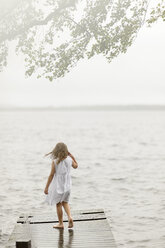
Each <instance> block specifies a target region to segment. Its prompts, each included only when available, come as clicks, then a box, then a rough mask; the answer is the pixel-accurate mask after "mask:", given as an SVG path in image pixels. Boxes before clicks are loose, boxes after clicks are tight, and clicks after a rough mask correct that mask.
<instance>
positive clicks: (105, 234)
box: [6, 209, 116, 248]
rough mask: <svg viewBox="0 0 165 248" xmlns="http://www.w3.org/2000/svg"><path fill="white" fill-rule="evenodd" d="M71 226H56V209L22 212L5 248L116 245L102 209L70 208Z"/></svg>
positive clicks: (84, 247) (104, 247) (69, 247)
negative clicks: (27, 213) (35, 213)
mask: <svg viewBox="0 0 165 248" xmlns="http://www.w3.org/2000/svg"><path fill="white" fill-rule="evenodd" d="M72 217H73V220H74V227H73V228H72V229H70V228H69V229H68V223H67V222H68V220H67V216H66V215H64V229H55V228H53V225H54V224H55V223H57V222H58V219H57V216H56V213H55V211H54V212H49V213H41V214H37V215H34V216H33V214H29V215H28V216H25V215H21V216H20V217H19V218H18V220H17V224H16V225H15V228H14V230H13V232H12V234H11V236H10V238H9V241H8V244H7V245H6V248H14V247H17V248H108V247H109V248H116V244H115V241H114V237H113V234H112V232H111V229H110V225H109V223H108V220H107V218H106V216H105V212H104V210H103V209H93V210H75V211H73V210H72Z"/></svg>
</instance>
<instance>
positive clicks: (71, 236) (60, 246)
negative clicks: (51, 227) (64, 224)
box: [58, 229, 74, 248]
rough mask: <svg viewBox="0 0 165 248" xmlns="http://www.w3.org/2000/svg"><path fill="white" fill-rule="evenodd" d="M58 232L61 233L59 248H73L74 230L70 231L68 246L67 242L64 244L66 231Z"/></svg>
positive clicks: (60, 230)
mask: <svg viewBox="0 0 165 248" xmlns="http://www.w3.org/2000/svg"><path fill="white" fill-rule="evenodd" d="M58 231H59V237H58V248H64V247H68V248H71V247H72V241H73V234H74V230H73V229H68V234H69V237H68V242H67V244H65V242H64V229H58ZM64 245H65V246H64Z"/></svg>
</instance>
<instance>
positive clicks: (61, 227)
mask: <svg viewBox="0 0 165 248" xmlns="http://www.w3.org/2000/svg"><path fill="white" fill-rule="evenodd" d="M53 228H59V229H63V228H64V225H63V224H57V225H55V226H53Z"/></svg>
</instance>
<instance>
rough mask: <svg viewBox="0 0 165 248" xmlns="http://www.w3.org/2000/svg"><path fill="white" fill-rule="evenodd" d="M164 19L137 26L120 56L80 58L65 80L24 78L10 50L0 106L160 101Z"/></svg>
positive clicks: (164, 86)
mask: <svg viewBox="0 0 165 248" xmlns="http://www.w3.org/2000/svg"><path fill="white" fill-rule="evenodd" d="M164 44H165V23H163V22H161V21H160V22H158V23H156V24H154V25H153V27H152V28H143V29H141V31H140V33H139V34H138V38H137V39H136V41H135V42H134V44H133V45H132V47H130V48H129V49H128V51H127V53H126V54H122V55H119V56H118V57H117V58H116V59H114V60H113V62H111V63H108V62H107V61H106V60H105V58H104V57H102V56H99V57H95V58H93V59H91V60H89V61H82V62H80V63H79V64H78V65H77V67H75V68H73V69H72V70H71V72H70V73H69V74H67V75H66V77H65V78H62V79H58V80H56V81H53V82H49V81H48V80H45V79H40V80H39V79H36V78H35V77H30V78H28V79H25V75H24V67H23V58H22V57H17V56H15V54H14V52H12V53H11V54H10V57H9V63H8V66H7V67H6V68H5V70H4V72H2V73H0V106H1V107H2V106H20V107H25V106H29V107H31V106H37V107H38V106H42V107H47V106H70V105H76V106H77V105H94V104H97V105H104V104H165V71H164V69H165V68H164V65H165V63H164V55H165V46H164Z"/></svg>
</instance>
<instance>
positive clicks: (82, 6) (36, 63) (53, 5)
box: [0, 0, 164, 81]
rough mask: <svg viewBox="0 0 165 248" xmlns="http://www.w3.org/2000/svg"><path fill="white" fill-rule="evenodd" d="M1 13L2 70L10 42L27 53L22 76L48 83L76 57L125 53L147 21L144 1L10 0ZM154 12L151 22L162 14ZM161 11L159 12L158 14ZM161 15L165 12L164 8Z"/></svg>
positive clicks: (146, 3)
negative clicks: (43, 79) (41, 78)
mask: <svg viewBox="0 0 165 248" xmlns="http://www.w3.org/2000/svg"><path fill="white" fill-rule="evenodd" d="M4 5H5V8H4V10H5V11H4V12H1V14H0V44H1V45H0V70H2V69H3V67H4V66H6V64H7V55H8V46H9V44H10V42H11V41H12V40H16V41H17V45H16V53H17V54H18V53H22V54H23V55H24V57H25V63H26V75H27V76H31V75H32V74H33V73H37V75H38V78H39V77H45V78H47V79H49V80H50V81H52V80H54V79H56V78H60V77H63V76H65V74H66V73H68V72H69V71H70V69H71V68H72V67H74V66H75V65H76V64H77V63H78V61H80V60H81V59H83V58H88V59H90V58H92V57H93V56H95V55H97V54H102V55H103V56H105V57H106V59H107V60H108V61H109V62H111V61H112V60H113V59H114V58H115V57H117V56H118V55H119V54H120V53H125V52H126V51H127V49H128V47H129V46H131V44H132V42H133V41H134V39H135V38H136V36H137V33H138V31H139V29H140V28H141V27H142V25H143V24H144V22H145V18H146V13H147V9H148V1H147V0H101V1H100V0H42V1H39V0H22V1H19V0H13V5H12V6H11V5H10V6H9V5H7V4H6V1H5V0H3V1H1V2H0V8H2V7H4ZM159 7H161V6H158V9H157V10H155V12H152V14H151V17H152V20H150V21H149V23H151V22H153V20H154V18H157V17H158V15H160V11H159ZM161 13H162V12H161ZM163 13H164V12H163Z"/></svg>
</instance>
